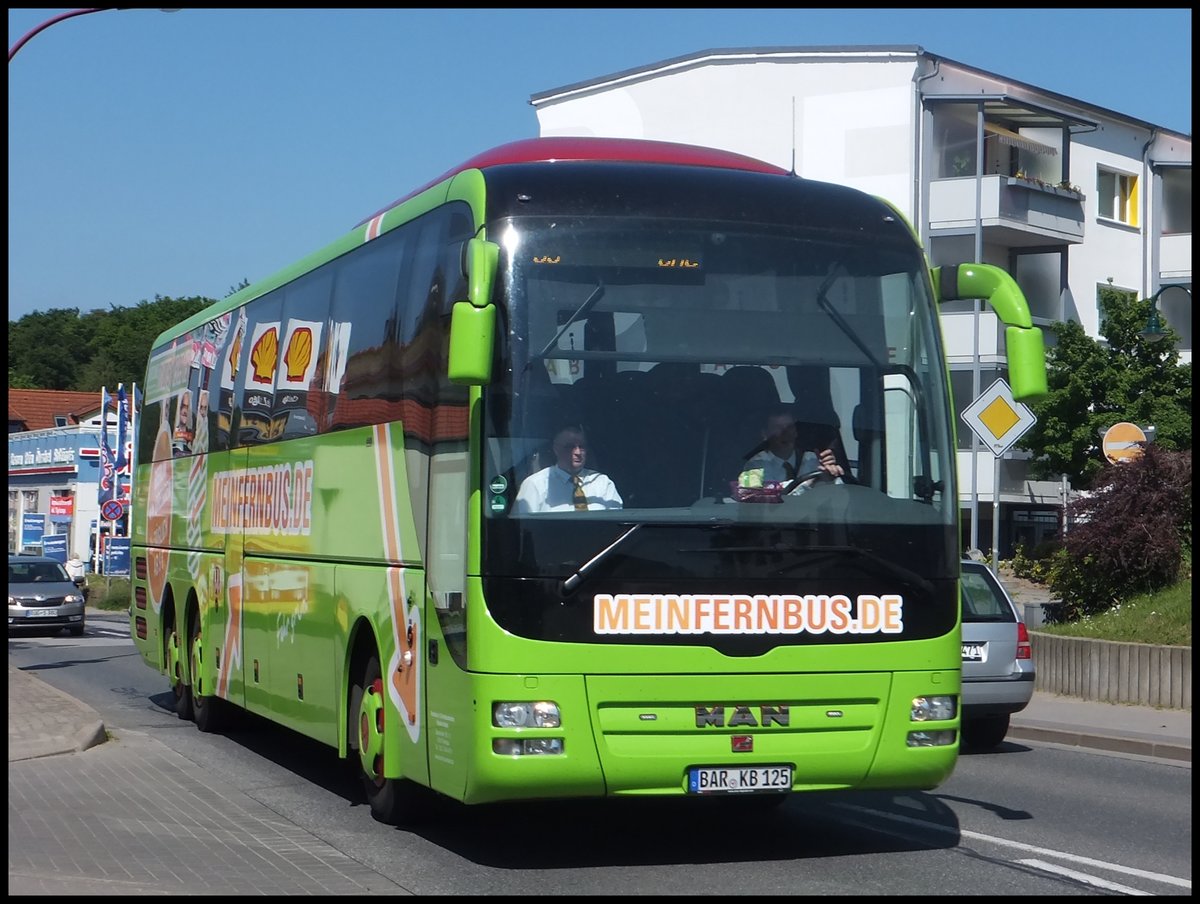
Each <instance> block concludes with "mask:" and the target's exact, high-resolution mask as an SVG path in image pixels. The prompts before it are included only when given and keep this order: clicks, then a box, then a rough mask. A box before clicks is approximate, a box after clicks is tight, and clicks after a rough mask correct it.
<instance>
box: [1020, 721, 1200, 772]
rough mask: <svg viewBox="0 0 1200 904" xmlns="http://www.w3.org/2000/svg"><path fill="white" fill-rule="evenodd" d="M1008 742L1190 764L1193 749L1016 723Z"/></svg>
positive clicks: (1160, 742) (1179, 745) (1159, 742)
mask: <svg viewBox="0 0 1200 904" xmlns="http://www.w3.org/2000/svg"><path fill="white" fill-rule="evenodd" d="M1008 738H1010V739H1013V740H1016V739H1020V740H1022V741H1045V742H1047V743H1051V744H1064V745H1066V746H1068V747H1087V748H1090V749H1093V750H1107V751H1110V752H1112V753H1132V754H1137V755H1139V756H1149V757H1157V758H1159V759H1166V760H1176V761H1178V762H1184V763H1188V764H1190V763H1191V762H1192V748H1191V747H1186V746H1184V745H1182V744H1172V743H1164V742H1162V741H1151V740H1142V739H1140V738H1127V737H1117V736H1115V735H1109V736H1105V735H1098V734H1085V733H1083V732H1080V731H1070V730H1067V729H1061V728H1042V727H1039V726H1036V725H1018V724H1016V723H1013V724H1012V725H1011V726H1010V727H1009V729H1008Z"/></svg>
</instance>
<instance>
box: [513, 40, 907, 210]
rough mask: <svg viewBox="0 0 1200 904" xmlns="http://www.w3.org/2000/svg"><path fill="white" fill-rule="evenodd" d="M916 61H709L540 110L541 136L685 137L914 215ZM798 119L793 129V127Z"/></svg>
mask: <svg viewBox="0 0 1200 904" xmlns="http://www.w3.org/2000/svg"><path fill="white" fill-rule="evenodd" d="M913 72H914V63H913V61H912V60H905V61H900V62H854V61H851V62H833V61H829V62H795V61H793V62H757V63H739V64H730V63H723V64H711V65H702V66H697V67H695V68H690V69H684V70H682V71H673V72H667V73H665V74H662V75H658V76H656V77H653V78H643V79H641V80H638V81H635V82H631V83H629V84H624V85H617V86H612V87H607V88H605V87H603V86H602V87H600V88H597V89H592V90H589V91H587V92H583V93H580V94H572V95H569V96H568V97H566V98H564V99H563V100H561V101H558V100H556V101H551V102H547V103H545V104H543V105H541V106H538V107H537V116H538V124H539V128H540V135H541V136H542V137H543V138H546V137H553V136H559V135H577V136H605V137H610V138H648V139H653V140H658V141H678V142H683V143H685V144H698V145H703V146H705V147H715V148H721V149H724V150H729V151H734V152H736V153H739V154H748V155H749V156H751V157H757V158H758V159H760V160H765V161H767V162H768V163H773V164H775V165H776V166H781V167H784V168H785V169H791V168H792V166H793V153H794V154H795V170H796V172H797V173H799V174H800V175H802V176H804V177H805V178H807V179H818V180H821V181H825V182H837V183H839V184H842V185H849V186H851V187H853V188H857V189H859V190H861V191H866V192H869V193H871V194H876V195H881V196H883V197H885V198H887V199H888V200H889V201H891V202H892V203H893V204H895V205H896V206H897V207H898V208H900V210H901V211H903V212H904V213H905V215H906V216H908V217H909V218H910V219H911V217H912V195H913V191H912V184H911V178H912V175H911V174H912V170H913V168H912V158H913V153H914V147H915V142H916V135H915V127H914V122H913V85H912V78H913ZM793 123H794V128H793Z"/></svg>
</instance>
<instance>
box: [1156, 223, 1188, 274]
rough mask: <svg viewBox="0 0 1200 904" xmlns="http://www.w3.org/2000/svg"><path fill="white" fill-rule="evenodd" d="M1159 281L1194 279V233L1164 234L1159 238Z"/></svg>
mask: <svg viewBox="0 0 1200 904" xmlns="http://www.w3.org/2000/svg"><path fill="white" fill-rule="evenodd" d="M1158 279H1159V282H1164V283H1173V282H1177V281H1180V280H1187V282H1189V283H1190V282H1191V281H1192V234H1191V233H1190V232H1186V233H1177V234H1173V235H1163V236H1160V237H1159V239H1158Z"/></svg>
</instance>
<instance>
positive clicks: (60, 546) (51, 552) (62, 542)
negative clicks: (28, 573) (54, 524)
mask: <svg viewBox="0 0 1200 904" xmlns="http://www.w3.org/2000/svg"><path fill="white" fill-rule="evenodd" d="M42 555H44V556H49V557H50V558H52V559H58V561H60V562H62V563H63V564H64V565H65V564H66V563H67V535H66V534H51V535H50V536H47V537H42Z"/></svg>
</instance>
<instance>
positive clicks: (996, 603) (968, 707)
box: [962, 559, 1036, 750]
mask: <svg viewBox="0 0 1200 904" xmlns="http://www.w3.org/2000/svg"><path fill="white" fill-rule="evenodd" d="M1035 677H1036V673H1035V670H1034V665H1033V647H1032V645H1031V644H1030V642H1029V632H1028V630H1026V628H1025V622H1024V621H1022V619H1021V616H1020V614H1019V613H1018V612H1017V607H1016V606H1015V605H1014V604H1013V601H1012V598H1011V597H1010V596H1009V595H1008V592H1007V591H1006V590H1005V589H1004V585H1003V584H1001V583H1000V581H999V580H997V578H996V576H995V575H994V574H993V573H992V570H991V569H990V568H989V567H988V566H987V563H985V562H975V561H972V560H969V559H964V560H963V563H962V746H963V747H965V748H967V749H975V750H987V749H990V748H993V747H996V746H997V745H999V744H1000V743H1001V742H1002V741H1003V740H1004V736H1005V735H1006V734H1008V723H1009V717H1010V716H1011V715H1012V714H1013V713H1019V712H1020V711H1021V710H1023V709H1024V708H1025V707H1026V706H1028V705H1029V701H1030V699H1031V698H1032V697H1033V683H1034V679H1035Z"/></svg>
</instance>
